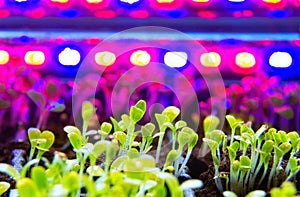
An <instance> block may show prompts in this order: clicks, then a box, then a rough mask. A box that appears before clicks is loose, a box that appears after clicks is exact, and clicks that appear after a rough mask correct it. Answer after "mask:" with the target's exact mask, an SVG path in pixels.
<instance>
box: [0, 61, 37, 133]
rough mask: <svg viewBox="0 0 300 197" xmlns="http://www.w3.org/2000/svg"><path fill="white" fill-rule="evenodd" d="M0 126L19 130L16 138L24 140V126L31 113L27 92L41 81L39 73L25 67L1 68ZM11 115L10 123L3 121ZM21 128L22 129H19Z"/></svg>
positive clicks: (27, 122)
mask: <svg viewBox="0 0 300 197" xmlns="http://www.w3.org/2000/svg"><path fill="white" fill-rule="evenodd" d="M0 73H1V79H0V125H1V127H2V129H8V128H10V129H11V128H13V129H17V133H16V136H20V138H24V136H26V132H23V130H22V125H28V124H29V119H28V117H29V116H28V114H29V111H30V108H29V100H28V98H27V96H26V92H27V91H28V90H29V89H31V88H32V87H33V86H34V83H35V82H36V81H37V80H39V79H40V75H39V73H38V72H35V71H33V70H31V69H29V68H27V67H25V66H19V67H11V66H7V67H1V70H0ZM8 115H9V121H5V122H4V121H3V120H4V119H5V118H6V117H7V116H8ZM18 127H20V128H18Z"/></svg>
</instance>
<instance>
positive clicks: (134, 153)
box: [127, 148, 140, 159]
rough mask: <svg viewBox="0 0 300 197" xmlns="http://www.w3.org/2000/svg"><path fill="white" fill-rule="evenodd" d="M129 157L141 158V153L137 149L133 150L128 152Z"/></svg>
mask: <svg viewBox="0 0 300 197" xmlns="http://www.w3.org/2000/svg"><path fill="white" fill-rule="evenodd" d="M127 156H128V157H129V159H136V158H138V157H139V156H140V153H139V151H138V150H137V149H135V148H131V149H129V150H128V152H127Z"/></svg>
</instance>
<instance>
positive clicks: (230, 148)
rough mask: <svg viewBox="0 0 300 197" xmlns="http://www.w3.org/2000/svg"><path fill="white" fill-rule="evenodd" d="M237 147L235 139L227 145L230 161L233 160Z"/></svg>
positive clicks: (238, 145)
mask: <svg viewBox="0 0 300 197" xmlns="http://www.w3.org/2000/svg"><path fill="white" fill-rule="evenodd" d="M239 147H240V144H239V143H238V142H237V141H235V142H233V143H232V144H231V145H230V146H228V147H227V149H228V154H229V159H230V161H234V160H235V157H236V153H237V151H238V149H239Z"/></svg>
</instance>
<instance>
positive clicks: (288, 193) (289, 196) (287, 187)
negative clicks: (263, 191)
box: [271, 182, 297, 197]
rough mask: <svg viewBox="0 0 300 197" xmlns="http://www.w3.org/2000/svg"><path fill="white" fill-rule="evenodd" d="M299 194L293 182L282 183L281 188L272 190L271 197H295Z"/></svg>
mask: <svg viewBox="0 0 300 197" xmlns="http://www.w3.org/2000/svg"><path fill="white" fill-rule="evenodd" d="M296 194H297V189H296V187H295V185H294V184H293V183H291V182H284V183H282V185H281V187H280V188H278V187H274V188H272V189H271V197H277V196H282V197H293V196H295V195H296Z"/></svg>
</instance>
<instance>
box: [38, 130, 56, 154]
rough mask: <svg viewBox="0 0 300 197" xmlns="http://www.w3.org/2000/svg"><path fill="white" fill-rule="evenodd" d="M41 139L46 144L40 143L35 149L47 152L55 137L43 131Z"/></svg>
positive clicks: (49, 132)
mask: <svg viewBox="0 0 300 197" xmlns="http://www.w3.org/2000/svg"><path fill="white" fill-rule="evenodd" d="M40 138H41V139H45V140H46V142H44V143H40V144H39V145H38V146H37V148H38V149H42V150H49V148H51V146H52V145H53V143H54V140H55V136H54V134H53V133H52V132H51V131H47V130H46V131H43V132H42V133H41V136H40Z"/></svg>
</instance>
